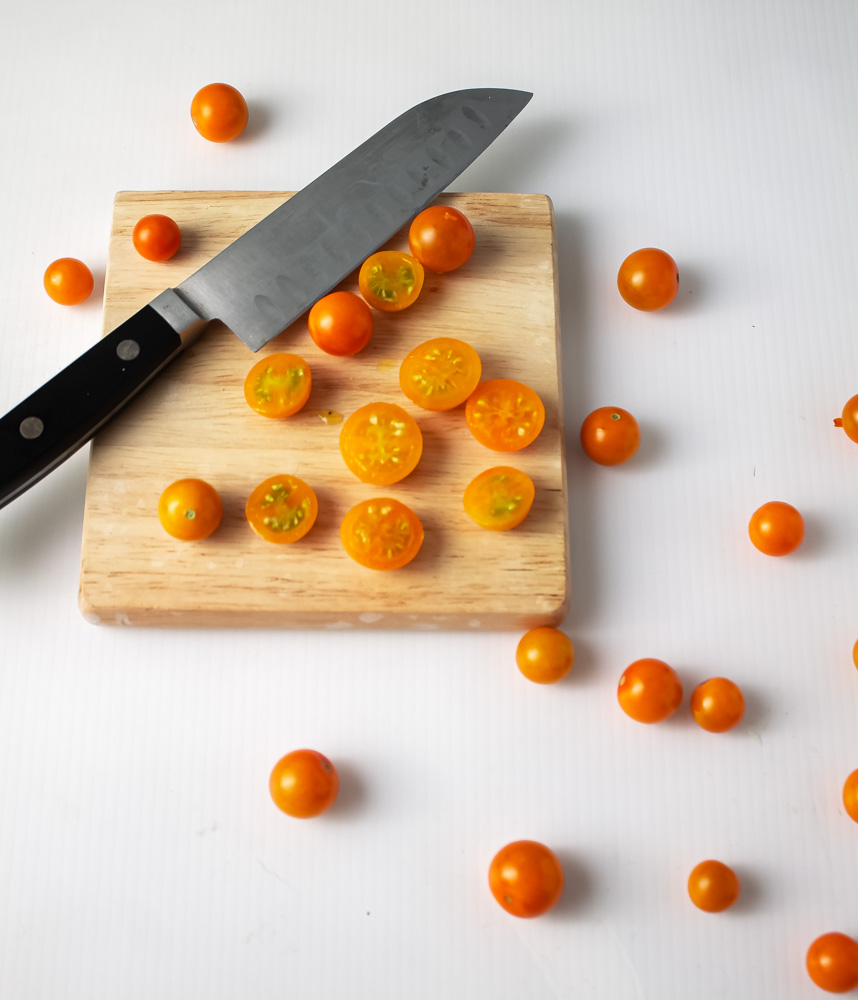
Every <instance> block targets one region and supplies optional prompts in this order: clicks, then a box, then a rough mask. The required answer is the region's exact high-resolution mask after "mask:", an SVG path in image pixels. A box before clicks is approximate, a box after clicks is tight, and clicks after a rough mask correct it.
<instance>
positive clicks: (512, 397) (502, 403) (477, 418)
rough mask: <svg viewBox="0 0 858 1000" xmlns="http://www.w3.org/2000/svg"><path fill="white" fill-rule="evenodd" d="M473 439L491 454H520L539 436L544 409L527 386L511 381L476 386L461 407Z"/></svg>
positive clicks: (543, 418)
mask: <svg viewBox="0 0 858 1000" xmlns="http://www.w3.org/2000/svg"><path fill="white" fill-rule="evenodd" d="M465 421H466V422H467V424H468V429H469V430H470V432H471V433H472V434H473V435H474V437H475V438H476V439H477V440H478V441H479V442H480V444H482V445H485V447H486V448H491V449H492V450H493V451H521V449H522V448H526V447H527V446H528V445H529V444H531V442H533V441H535V440H536V438H537V437H538V436H539V432H540V431H541V430H542V428H543V425H544V424H545V407H544V406H543V404H542V400H541V399H540V398H539V396H538V395H537V394H536V393H535V392H534V391H533V389H531V388H530V387H529V386H526V385H523V384H522V383H521V382H516V381H515V380H514V379H511V378H496V379H490V380H489V381H487V382H480V384H479V385H478V386H477V388H476V389H475V390H474V391H473V392H472V393H471V395H470V396H469V397H468V401H467V403H466V404H465Z"/></svg>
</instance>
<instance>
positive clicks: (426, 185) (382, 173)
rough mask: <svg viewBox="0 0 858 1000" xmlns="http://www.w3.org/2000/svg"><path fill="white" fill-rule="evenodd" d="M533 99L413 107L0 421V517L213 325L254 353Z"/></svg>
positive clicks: (472, 97)
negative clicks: (219, 325)
mask: <svg viewBox="0 0 858 1000" xmlns="http://www.w3.org/2000/svg"><path fill="white" fill-rule="evenodd" d="M532 96H533V95H532V94H530V93H527V92H525V91H518V90H499V89H482V90H459V91H453V92H452V93H449V94H442V95H440V96H439V97H434V98H432V99H430V100H428V101H424V102H423V103H422V104H418V105H416V106H415V107H413V108H411V109H410V110H409V111H406V112H405V113H404V114H402V115H400V116H399V117H398V118H396V119H394V120H393V121H392V122H390V123H389V124H388V125H386V126H384V128H382V129H381V130H380V131H379V132H377V133H376V134H375V135H374V136H372V137H371V138H370V139H368V140H367V141H366V142H364V143H362V144H361V145H360V146H358V147H357V148H356V149H354V150H353V151H352V152H350V153H348V154H347V155H346V156H345V157H343V159H341V160H340V161H339V162H338V163H336V164H334V166H333V167H331V168H330V169H329V170H327V171H325V173H323V174H322V175H321V176H319V177H318V178H316V180H314V181H312V182H311V183H310V184H308V185H307V186H306V187H305V188H303V189H302V190H301V191H299V192H298V193H297V194H295V195H293V196H292V198H290V199H289V200H288V201H285V202H284V203H283V204H282V205H281V206H280V207H279V208H276V209H275V210H274V211H273V212H272V213H271V214H270V215H268V216H266V217H265V218H264V219H262V220H261V221H260V222H258V223H257V224H256V225H255V226H253V227H252V228H251V229H249V230H248V231H247V232H246V233H244V234H243V235H242V236H240V237H239V238H238V239H237V240H235V241H234V242H233V243H231V244H230V245H229V246H228V247H226V248H225V249H224V250H222V251H221V252H220V253H219V254H217V255H216V256H215V257H213V258H212V259H211V260H210V261H208V262H207V263H205V264H204V265H203V266H202V267H201V268H200V269H199V270H198V271H196V272H195V273H194V274H192V275H191V276H190V277H188V278H186V279H185V281H183V282H181V284H179V285H177V286H176V287H175V288H168V289H165V290H164V291H163V292H161V293H160V294H159V295H158V296H156V297H155V298H154V299H153V300H152V301H151V302H150V303H149V304H148V305H145V306H144V307H143V308H142V309H140V310H139V311H138V312H136V313H135V314H134V315H133V316H131V317H130V318H129V319H127V320H126V321H125V322H124V323H122V324H120V326H118V327H117V328H116V329H115V330H113V331H112V332H110V333H108V334H107V335H106V336H105V337H103V338H102V339H101V340H100V341H99V342H98V343H97V344H95V345H94V346H93V347H91V348H90V349H89V350H88V351H86V352H85V353H84V354H82V355H81V356H80V357H79V358H78V359H77V360H75V361H73V362H72V363H71V364H70V365H69V366H68V367H66V368H64V369H63V370H62V371H61V372H59V373H58V374H57V375H55V376H54V377H53V378H52V379H51V380H50V381H48V382H46V383H45V385H43V386H42V387H41V388H40V389H37V390H36V392H34V393H33V394H32V395H30V396H28V397H27V399H25V400H24V401H23V402H22V403H19V404H18V406H16V407H14V408H13V409H12V410H10V411H9V412H8V413H7V414H6V415H5V416H3V417H0V507H2V506H4V505H5V504H7V503H9V502H10V501H11V500H13V499H15V497H17V496H19V495H20V494H21V493H23V492H25V491H26V490H27V489H29V488H30V487H31V486H33V485H34V484H35V483H37V482H38V481H39V480H40V479H42V478H43V477H44V476H45V475H47V474H48V473H49V472H50V471H51V470H52V469H54V468H56V467H57V466H58V465H60V464H61V463H62V462H63V461H65V459H67V458H68V457H69V456H70V455H72V454H73V453H74V452H75V451H77V450H78V449H79V448H80V447H82V446H83V445H84V444H86V442H87V441H89V440H90V439H91V438H92V437H93V436H94V435H95V434H96V433H97V431H98V430H99V429H100V428H101V427H103V426H104V424H106V423H107V421H108V420H110V419H111V418H112V417H113V416H115V415H116V413H118V412H119V411H120V410H121V409H122V408H123V407H124V406H125V404H126V403H128V402H129V401H130V400H131V399H132V398H133V397H134V396H135V395H136V394H137V393H138V392H139V391H140V390H141V389H143V388H144V386H146V385H147V384H148V383H149V382H150V381H151V380H152V379H153V378H154V377H155V376H156V375H157V374H158V372H160V371H161V370H162V369H163V368H164V367H165V365H167V364H168V363H169V362H170V361H172V360H173V358H175V357H176V356H177V355H178V354H179V353H181V351H182V350H184V349H185V348H186V347H187V346H188V345H189V344H191V343H193V341H194V340H195V339H196V338H197V337H198V336H199V335H200V333H201V332H202V330H203V329H204V328H205V326H206V325H207V324H208V323H209V322H210V321H211V320H215V319H217V320H220V321H221V322H223V323H224V324H225V325H226V326H227V327H229V328H230V329H231V330H232V331H233V333H235V334H236V336H238V337H239V338H240V339H241V340H242V341H243V342H244V343H245V344H247V346H248V347H249V348H250V349H251V350H253V351H258V350H259V349H260V348H261V347H263V346H264V345H265V344H267V343H268V342H269V341H270V340H271V339H272V338H274V337H276V336H277V335H278V334H279V333H281V332H282V331H283V330H284V329H285V328H286V327H287V326H289V324H290V323H292V322H294V320H296V319H297V318H298V317H299V316H301V315H302V314H303V313H304V312H305V311H306V310H307V309H309V308H310V306H312V305H313V303H314V302H315V301H316V300H317V299H319V298H321V296H323V295H325V294H327V293H328V292H329V291H331V289H333V288H335V287H336V286H337V285H338V284H339V283H340V282H341V281H342V280H343V279H344V278H346V277H347V276H348V275H349V274H350V273H351V272H352V271H353V270H354V269H355V268H356V267H358V266H359V265H360V264H361V263H362V262H363V261H364V260H365V259H366V258H367V257H368V256H369V255H370V254H371V253H373V252H374V251H375V250H377V249H378V247H380V246H381V245H382V244H383V243H385V242H386V241H387V240H389V239H390V237H391V236H393V235H394V233H396V232H397V230H399V229H400V228H401V227H402V226H403V225H404V224H405V223H406V222H408V221H409V220H410V219H411V218H412V217H413V216H415V215H417V214H418V213H419V212H421V211H422V210H423V209H424V208H426V206H427V205H429V204H430V203H431V202H432V201H433V200H434V199H435V198H436V197H437V196H438V195H439V194H440V193H441V192H442V191H443V190H444V189H445V188H446V187H447V185H449V184H450V183H451V182H452V181H453V180H455V178H456V177H458V176H459V174H460V173H461V172H462V171H463V170H464V169H465V168H466V167H467V166H468V165H469V164H470V163H472V162H473V161H474V160H475V159H476V158H477V157H478V156H479V155H480V153H482V152H483V151H484V150H485V149H486V148H487V147H488V146H489V145H490V144H491V143H492V142H493V141H494V140H495V139H496V138H497V136H498V135H500V133H501V132H503V130H504V129H505V128H506V127H507V125H509V123H510V122H511V121H512V120H513V119H514V118H515V117H516V116H517V115H518V114H519V112H520V111H521V110H522V109H523V108H524V107H525V105H526V104H527V103H528V101H529V100H530V98H531V97H532Z"/></svg>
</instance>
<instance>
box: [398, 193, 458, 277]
mask: <svg viewBox="0 0 858 1000" xmlns="http://www.w3.org/2000/svg"><path fill="white" fill-rule="evenodd" d="M408 247H409V249H410V250H411V253H412V254H413V255H414V256H415V257H416V258H417V259H418V260H419V261H420V263H421V264H422V265H423V266H424V267H425V268H427V269H428V270H430V271H434V272H435V274H444V273H445V272H446V271H453V270H455V269H456V268H457V267H461V266H462V264H464V263H465V261H466V260H467V259H468V258H469V257H470V256H471V254H472V253H473V252H474V228H473V226H472V225H471V224H470V222H468V220H467V218H466V217H465V216H464V215H462V213H461V212H460V211H458V209H455V208H450V207H449V206H448V205H431V206H430V207H429V208H427V209H424V211H422V212H421V213H420V214H419V215H418V216H417V218H416V219H415V220H414V221H413V222H412V223H411V228H410V229H409V230H408Z"/></svg>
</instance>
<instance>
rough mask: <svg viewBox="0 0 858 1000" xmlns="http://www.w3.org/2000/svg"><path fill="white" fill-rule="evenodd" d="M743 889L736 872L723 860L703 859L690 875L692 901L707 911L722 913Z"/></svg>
mask: <svg viewBox="0 0 858 1000" xmlns="http://www.w3.org/2000/svg"><path fill="white" fill-rule="evenodd" d="M741 889H742V887H741V885H740V884H739V879H738V877H737V876H736V873H735V872H734V871H733V869H732V868H729V867H728V866H727V865H725V864H723V862H721V861H701V862H700V864H699V865H695V867H694V868H693V869H692V871H691V874H690V875H689V876H688V895H689V896H690V897H691V902H692V903H694V905H695V906H696V907H698V908H699V909H701V910H705V911H706V912H707V913H721V911H722V910H726V909H728V908H729V907H731V906H732V905H733V903H735V902H736V900H737V899H738V898H739V893H740V892H741Z"/></svg>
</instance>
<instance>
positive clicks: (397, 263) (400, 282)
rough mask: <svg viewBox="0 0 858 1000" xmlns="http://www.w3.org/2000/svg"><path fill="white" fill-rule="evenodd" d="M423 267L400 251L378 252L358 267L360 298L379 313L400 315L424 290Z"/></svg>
mask: <svg viewBox="0 0 858 1000" xmlns="http://www.w3.org/2000/svg"><path fill="white" fill-rule="evenodd" d="M423 278H424V272H423V265H422V264H421V263H420V261H419V260H417V258H416V257H412V256H411V255H410V254H407V253H401V252H400V251H399V250H380V251H379V252H378V253H374V254H373V255H372V256H371V257H367V259H366V260H365V261H364V262H363V264H362V265H361V269H360V271H359V272H358V287H359V288H360V293H361V295H362V296H363V297H364V298H365V299H366V301H367V302H368V303H369V304H370V305H371V306H372V307H373V308H374V309H379V310H380V311H381V312H399V311H400V310H402V309H407V308H408V307H409V306H410V305H413V304H414V303H415V302H416V301H417V297H418V296H419V295H420V292H421V290H422V288H423Z"/></svg>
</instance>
